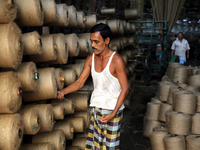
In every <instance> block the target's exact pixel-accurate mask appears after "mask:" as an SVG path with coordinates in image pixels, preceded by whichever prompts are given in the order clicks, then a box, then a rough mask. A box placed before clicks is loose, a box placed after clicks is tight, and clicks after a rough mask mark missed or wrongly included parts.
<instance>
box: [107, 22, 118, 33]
mask: <svg viewBox="0 0 200 150" xmlns="http://www.w3.org/2000/svg"><path fill="white" fill-rule="evenodd" d="M108 26H109V27H110V29H111V31H112V33H113V34H119V22H118V20H108Z"/></svg>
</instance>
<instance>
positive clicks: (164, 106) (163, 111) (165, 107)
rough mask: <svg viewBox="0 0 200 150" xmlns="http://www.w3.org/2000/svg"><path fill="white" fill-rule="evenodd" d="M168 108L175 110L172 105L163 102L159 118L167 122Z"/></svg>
mask: <svg viewBox="0 0 200 150" xmlns="http://www.w3.org/2000/svg"><path fill="white" fill-rule="evenodd" d="M168 110H173V107H172V105H170V104H166V103H161V105H160V111H159V115H158V120H160V121H163V122H165V121H166V118H165V112H166V111H168Z"/></svg>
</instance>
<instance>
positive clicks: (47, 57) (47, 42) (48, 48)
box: [30, 35, 57, 62]
mask: <svg viewBox="0 0 200 150" xmlns="http://www.w3.org/2000/svg"><path fill="white" fill-rule="evenodd" d="M41 40H42V53H41V54H38V55H30V59H31V60H32V61H34V62H46V61H53V60H56V58H57V45H56V44H55V41H54V36H53V35H42V36H41Z"/></svg>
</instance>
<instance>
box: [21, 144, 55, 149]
mask: <svg viewBox="0 0 200 150" xmlns="http://www.w3.org/2000/svg"><path fill="white" fill-rule="evenodd" d="M19 150H55V148H54V145H53V144H51V143H50V142H49V143H48V142H47V143H35V144H22V145H21V146H20V149H19Z"/></svg>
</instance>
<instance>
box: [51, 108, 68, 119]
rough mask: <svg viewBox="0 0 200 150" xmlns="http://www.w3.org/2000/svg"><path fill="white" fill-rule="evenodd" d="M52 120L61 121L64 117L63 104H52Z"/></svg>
mask: <svg viewBox="0 0 200 150" xmlns="http://www.w3.org/2000/svg"><path fill="white" fill-rule="evenodd" d="M51 106H52V108H53V118H54V120H63V119H64V116H65V108H64V105H63V104H52V105H51Z"/></svg>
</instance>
